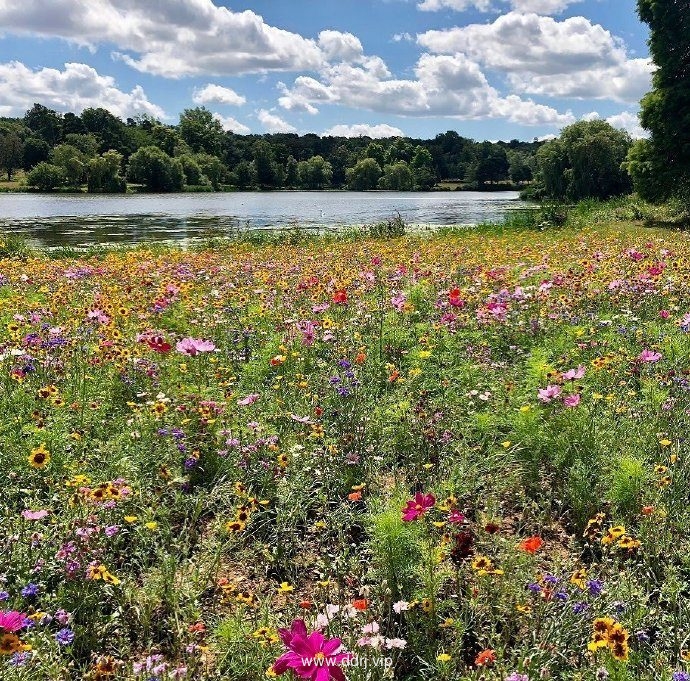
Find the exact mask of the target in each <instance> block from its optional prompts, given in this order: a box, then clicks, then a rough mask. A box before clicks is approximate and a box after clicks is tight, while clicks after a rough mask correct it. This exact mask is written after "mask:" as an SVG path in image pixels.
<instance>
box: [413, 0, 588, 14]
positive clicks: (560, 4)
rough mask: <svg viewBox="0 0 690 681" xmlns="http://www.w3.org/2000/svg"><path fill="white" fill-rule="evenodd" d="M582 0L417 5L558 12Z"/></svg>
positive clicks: (432, 0) (430, 0)
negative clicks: (506, 7)
mask: <svg viewBox="0 0 690 681" xmlns="http://www.w3.org/2000/svg"><path fill="white" fill-rule="evenodd" d="M577 2H582V0H423V1H422V2H420V3H419V4H418V5H417V7H418V9H420V10H422V11H423V12H438V11H440V10H444V9H450V10H454V11H456V12H464V11H465V10H467V9H477V10H479V11H480V12H492V11H497V12H499V11H501V10H503V9H505V4H506V3H509V4H510V8H511V9H514V10H517V11H518V12H536V13H537V14H558V13H559V12H563V11H564V10H565V9H567V8H568V6H569V5H572V4H575V3H577Z"/></svg>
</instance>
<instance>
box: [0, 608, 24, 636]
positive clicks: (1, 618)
mask: <svg viewBox="0 0 690 681" xmlns="http://www.w3.org/2000/svg"><path fill="white" fill-rule="evenodd" d="M25 621H26V615H25V614H24V613H23V612H17V611H16V610H10V611H8V612H0V630H2V631H4V632H5V633H6V634H13V633H14V632H15V631H19V630H20V629H23V628H24V622H25Z"/></svg>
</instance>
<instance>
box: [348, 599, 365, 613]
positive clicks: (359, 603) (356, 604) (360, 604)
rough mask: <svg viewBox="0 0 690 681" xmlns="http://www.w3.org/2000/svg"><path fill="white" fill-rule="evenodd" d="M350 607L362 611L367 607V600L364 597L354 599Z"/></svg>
mask: <svg viewBox="0 0 690 681" xmlns="http://www.w3.org/2000/svg"><path fill="white" fill-rule="evenodd" d="M352 607H353V608H354V609H355V610H359V611H360V612H364V611H365V610H366V609H367V608H368V607H369V601H368V600H367V599H366V598H358V599H357V600H356V601H352Z"/></svg>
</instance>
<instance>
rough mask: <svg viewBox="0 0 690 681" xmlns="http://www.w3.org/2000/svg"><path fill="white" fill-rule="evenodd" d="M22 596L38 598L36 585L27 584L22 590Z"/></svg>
mask: <svg viewBox="0 0 690 681" xmlns="http://www.w3.org/2000/svg"><path fill="white" fill-rule="evenodd" d="M22 596H24V598H34V597H35V596H38V585H37V584H27V585H26V586H25V587H24V588H23V589H22Z"/></svg>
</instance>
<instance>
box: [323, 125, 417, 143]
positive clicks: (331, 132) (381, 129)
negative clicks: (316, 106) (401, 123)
mask: <svg viewBox="0 0 690 681" xmlns="http://www.w3.org/2000/svg"><path fill="white" fill-rule="evenodd" d="M321 136H322V137H371V138H373V139H382V138H384V137H404V136H405V133H403V131H402V130H401V129H400V128H395V127H393V126H392V125H387V124H385V123H379V124H377V125H369V124H367V123H357V124H355V125H334V126H333V127H332V128H328V130H325V131H324V132H323V133H321Z"/></svg>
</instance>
